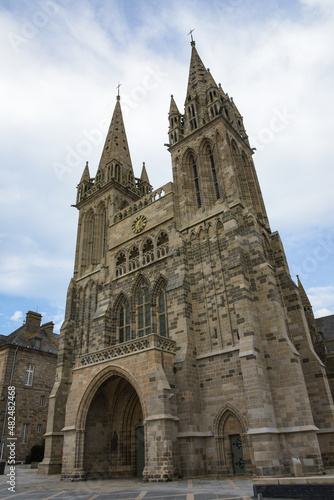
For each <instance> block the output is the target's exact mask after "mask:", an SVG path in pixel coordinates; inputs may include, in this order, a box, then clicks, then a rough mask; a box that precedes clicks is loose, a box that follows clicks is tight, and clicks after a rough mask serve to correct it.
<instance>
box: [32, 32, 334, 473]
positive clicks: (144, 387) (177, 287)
mask: <svg viewBox="0 0 334 500" xmlns="http://www.w3.org/2000/svg"><path fill="white" fill-rule="evenodd" d="M191 51H192V52H191V61H190V71H189V81H188V88H187V89H186V99H185V108H184V113H181V112H180V111H179V109H178V107H177V105H176V103H175V101H174V99H173V97H172V98H171V104H170V110H169V132H168V134H169V144H168V147H169V151H170V153H171V160H172V169H173V183H168V184H166V185H165V186H162V187H160V188H159V189H156V190H153V188H152V186H151V185H150V182H149V178H148V175H147V172H146V168H145V166H144V167H143V170H142V174H141V177H140V178H135V176H134V171H133V167H132V163H131V158H130V151H129V147H128V143H127V138H126V133H125V128H124V122H123V118H122V112H121V104H120V97H119V96H118V97H117V101H116V107H115V110H114V114H113V117H112V120H111V124H110V128H109V131H108V134H107V138H106V142H105V145H104V148H103V152H102V156H101V160H100V164H99V166H98V169H97V173H96V175H95V177H94V178H91V175H90V172H89V168H88V165H86V167H85V169H84V172H83V175H82V178H81V180H80V183H79V185H78V188H77V200H76V207H77V209H78V211H79V222H78V236H77V247H76V256H75V266H74V274H73V278H72V280H71V282H70V285H69V288H68V294H67V307H66V315H65V321H64V323H63V326H62V328H61V338H60V350H59V358H58V366H57V376H56V381H55V385H54V388H53V390H52V394H51V396H50V406H49V417H48V427H47V433H46V435H45V436H46V452H45V458H44V461H43V463H42V464H41V466H40V470H41V472H43V473H54V472H60V471H61V473H62V478H63V479H74V480H76V479H77V480H78V479H83V478H89V477H126V476H132V475H135V474H137V475H138V476H142V477H143V478H144V479H145V480H150V481H162V480H167V479H168V478H173V477H175V476H179V475H182V476H191V475H199V474H215V475H217V474H245V473H247V474H258V475H278V474H282V473H289V472H290V463H291V457H293V456H298V457H299V458H300V459H301V461H302V464H303V467H304V471H305V472H306V473H309V472H310V473H311V472H312V473H319V472H321V471H323V468H324V466H326V465H333V463H334V462H333V460H334V435H333V432H334V414H333V400H332V396H331V393H330V390H329V385H328V380H327V378H326V372H325V367H324V364H323V362H322V361H321V360H320V359H319V357H318V355H317V354H316V352H315V350H314V348H313V345H312V340H311V334H310V330H309V327H308V323H307V320H306V316H305V311H304V308H303V304H302V300H301V295H300V291H299V288H298V286H297V285H296V284H295V283H294V281H293V280H292V279H291V276H290V273H289V268H288V264H287V261H286V257H285V253H284V249H283V245H282V243H281V240H280V237H279V234H278V233H277V232H273V231H272V230H271V228H270V225H269V221H268V218H267V214H266V210H265V206H264V202H263V198H262V194H261V190H260V187H259V183H258V179H257V175H256V171H255V168H254V164H253V159H252V156H253V150H252V149H251V147H250V144H249V141H248V137H247V133H246V130H245V127H244V123H243V118H242V116H241V114H240V112H239V111H238V109H237V107H236V105H235V103H234V101H233V99H232V98H230V97H229V96H228V94H227V93H225V92H224V90H223V89H222V87H221V86H220V84H219V85H217V84H216V82H215V80H214V78H213V76H212V75H211V73H210V71H209V70H207V69H206V68H205V66H204V64H203V63H202V61H201V59H200V57H199V55H198V52H197V50H196V47H195V42H193V41H192V42H191Z"/></svg>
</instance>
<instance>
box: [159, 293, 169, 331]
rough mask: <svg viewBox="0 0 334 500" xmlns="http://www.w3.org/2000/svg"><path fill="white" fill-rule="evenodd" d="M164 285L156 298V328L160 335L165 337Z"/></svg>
mask: <svg viewBox="0 0 334 500" xmlns="http://www.w3.org/2000/svg"><path fill="white" fill-rule="evenodd" d="M165 290H166V286H164V288H163V290H161V292H160V294H159V298H158V329H159V335H161V337H167V321H166V297H165Z"/></svg>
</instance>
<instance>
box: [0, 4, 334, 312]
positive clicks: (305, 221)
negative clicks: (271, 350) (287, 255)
mask: <svg viewBox="0 0 334 500" xmlns="http://www.w3.org/2000/svg"><path fill="white" fill-rule="evenodd" d="M53 3H54V4H56V5H58V6H59V10H57V12H55V13H54V15H53V14H52V13H51V12H50V14H49V18H48V20H47V23H46V24H45V25H44V26H40V27H38V26H37V28H38V29H37V30H36V31H35V33H34V34H33V36H31V37H30V38H29V37H27V36H26V43H22V44H21V45H20V46H18V47H17V50H15V47H13V45H12V44H11V42H10V40H9V39H8V33H10V32H11V33H17V34H19V35H20V36H23V35H24V33H25V31H24V30H25V29H26V26H25V23H26V22H27V21H28V22H30V23H34V22H35V21H36V19H37V18H36V13H37V12H38V11H39V10H41V8H42V7H41V2H38V6H36V4H34V3H32V2H24V1H22V2H20V9H19V10H16V11H15V12H14V11H12V12H11V11H10V10H9V9H5V8H3V7H0V57H1V61H2V68H3V71H2V79H1V83H0V91H1V94H2V95H3V96H6V99H5V100H4V102H3V113H2V114H1V116H0V132H1V133H0V147H1V150H2V164H3V169H2V170H3V171H2V184H1V193H0V200H1V203H3V204H4V207H5V209H4V210H2V218H3V221H1V222H2V223H1V227H2V229H1V230H2V231H3V234H2V235H0V243H1V257H2V262H3V263H4V266H3V267H2V269H1V270H0V271H1V272H2V275H3V280H2V286H1V288H0V293H3V294H6V293H7V294H10V295H14V296H20V295H21V296H22V295H23V296H25V297H33V298H34V297H38V296H39V297H44V298H45V297H49V298H50V299H52V300H57V301H58V300H59V301H62V300H63V301H64V302H65V298H66V288H67V284H68V282H69V280H70V277H71V273H72V269H73V262H74V249H75V239H76V226H77V212H76V210H75V209H73V208H70V205H71V204H73V203H74V202H75V194H76V193H75V187H76V185H77V183H78V181H79V180H80V177H81V173H82V170H83V168H84V165H85V162H86V160H89V165H90V170H91V174H92V175H94V174H95V172H96V170H97V166H98V162H99V158H100V155H101V151H102V147H103V142H104V138H103V139H101V140H100V141H99V142H98V143H95V144H94V142H93V141H92V140H89V139H87V133H88V135H89V134H90V133H91V132H92V131H93V130H97V129H99V130H101V124H102V122H103V121H107V122H109V121H110V118H111V115H112V112H113V107H114V104H115V96H116V86H117V84H118V82H121V83H122V86H121V104H122V106H123V110H124V118H125V126H126V131H127V136H128V142H129V147H130V151H131V156H132V162H133V166H134V169H135V175H139V174H140V171H141V166H142V162H143V161H145V162H146V168H147V171H148V174H149V177H150V180H151V183H152V184H153V186H154V187H155V188H157V187H159V186H161V185H162V184H164V183H166V182H168V181H169V180H171V177H172V176H171V163H170V155H169V153H168V152H167V151H166V148H165V147H164V146H163V144H164V143H165V142H167V130H168V120H167V114H168V109H169V99H170V94H174V97H175V100H176V102H177V104H178V106H179V109H180V111H181V112H182V111H183V104H184V100H185V93H186V85H187V78H188V69H189V57H190V46H189V37H188V38H187V36H186V35H187V33H188V32H189V28H190V27H196V30H195V32H194V37H195V40H196V47H197V48H198V51H199V54H200V55H201V58H202V60H203V62H204V64H205V65H206V66H208V67H210V69H211V73H212V75H213V77H214V78H215V80H216V82H217V83H218V82H221V83H222V87H223V88H224V90H225V91H226V92H228V93H229V94H230V95H232V96H233V97H234V98H235V102H236V104H237V106H238V108H239V110H240V112H241V114H242V115H243V116H244V120H245V124H246V130H247V132H248V134H249V135H250V137H251V138H254V139H257V140H258V142H259V140H260V144H259V146H260V147H258V150H257V152H256V154H255V158H254V159H255V165H256V168H257V172H258V175H259V179H260V184H261V187H262V190H263V194H264V199H265V203H266V206H267V210H268V214H269V218H270V221H271V225H272V228H273V230H276V229H278V230H280V231H284V232H285V234H286V235H287V237H288V238H289V241H290V242H291V245H290V247H289V251H290V252H291V253H292V254H293V253H294V252H296V261H297V260H298V257H299V255H297V253H298V252H300V255H301V258H303V259H304V260H305V258H307V256H308V254H307V253H306V254H305V252H304V253H303V252H302V249H301V246H300V245H298V238H297V241H296V242H295V244H293V242H292V241H293V236H294V237H295V235H296V233H297V231H298V232H299V233H305V234H306V233H307V232H309V231H310V227H312V226H317V227H319V228H320V229H321V230H323V231H324V232H325V231H326V230H327V228H328V227H331V226H332V214H333V211H334V199H333V196H332V185H333V182H334V170H333V169H332V168H331V165H332V128H333V127H332V123H333V118H332V117H333V115H334V96H333V92H332V88H333V80H334V70H333V64H334V39H333V36H332V31H333V19H334V17H333V9H332V8H331V5H332V2H331V1H330V0H327V1H326V0H321V1H320V0H302V1H300V2H298V1H293V2H289V6H288V7H284V6H282V5H281V4H280V2H277V3H276V2H272V3H267V5H266V8H265V9H264V8H263V2H262V1H259V0H255V1H252V2H249V1H246V0H243V1H231V2H225V1H221V2H220V1H217V2H212V3H210V2H204V1H202V0H200V1H197V2H193V1H190V0H185V1H184V2H182V3H180V2H178V1H175V0H171V1H170V2H168V4H164V3H163V2H158V4H157V3H156V2H151V1H145V2H144V1H140V0H138V1H137V2H134V3H135V8H132V9H127V8H125V7H124V5H125V3H124V2H117V1H114V0H112V1H108V2H106V1H101V2H98V3H96V2H92V1H87V0H85V1H84V0H83V1H82V2H79V3H77V2H65V1H64V0H58V1H54V2H53ZM13 4H15V2H13ZM157 5H158V7H157ZM12 8H13V9H14V6H13V7H12ZM284 9H285V10H284ZM290 9H291V11H290ZM34 20H35V21H34ZM35 24H36V22H35ZM37 24H38V23H37ZM35 27H36V26H35ZM152 73H153V74H155V75H156V77H155V79H154V78H153V77H152ZM148 76H150V80H149V83H150V88H148V86H147V85H146V86H145V82H147V81H148V80H147V78H148ZM275 110H276V111H277V110H279V112H283V111H284V110H287V113H288V114H290V115H293V118H292V119H291V120H290V121H289V123H287V124H286V126H285V127H284V128H283V129H282V130H281V131H280V132H276V133H274V134H273V136H272V139H271V140H270V141H269V142H268V141H267V142H265V143H264V142H263V137H265V134H264V135H263V130H264V129H268V128H269V129H270V123H271V120H272V118H273V116H274V115H275V112H276V111H275ZM261 133H262V135H261ZM261 138H262V143H261ZM83 141H86V146H87V141H88V146H89V145H90V148H89V147H88V150H87V152H84V147H83V144H84V143H83ZM86 149H87V148H86ZM69 152H72V157H71V160H72V161H71V160H70V156H69V155H70V153H69ZM73 152H74V153H75V154H76V157H74V156H73ZM55 163H56V164H61V165H65V167H67V170H66V171H64V174H63V175H62V176H61V179H59V176H58V177H57V175H56V173H55V169H54V165H55ZM310 240H311V238H310ZM283 243H284V240H283ZM307 244H308V245H310V248H315V249H316V248H317V245H318V243H317V241H316V235H315V236H314V239H313V242H312V241H308V242H307ZM312 252H313V250H312ZM311 257H312V258H314V256H313V253H311ZM307 262H308V261H307ZM332 265H333V256H332V254H331V253H329V256H328V259H327V260H326V261H325V262H323V267H324V269H323V270H322V269H321V271H322V272H324V273H325V274H326V276H325V278H322V277H321V275H320V273H319V274H317V278H316V277H315V274H316V273H313V275H312V282H304V286H306V287H309V286H310V285H311V284H312V286H313V285H314V286H316V285H317V281H316V279H318V283H319V286H320V285H321V286H325V285H326V284H327V283H328V276H330V269H331V266H332ZM296 266H297V262H296ZM325 268H326V269H327V270H328V271H327V272H326V271H325ZM318 272H319V266H318V267H317V273H318ZM331 284H332V281H331ZM316 307H318V308H319V309H321V308H324V307H325V308H327V307H329V309H330V307H331V306H328V305H326V304H321V303H319V305H318V306H316ZM18 308H19V306H18Z"/></svg>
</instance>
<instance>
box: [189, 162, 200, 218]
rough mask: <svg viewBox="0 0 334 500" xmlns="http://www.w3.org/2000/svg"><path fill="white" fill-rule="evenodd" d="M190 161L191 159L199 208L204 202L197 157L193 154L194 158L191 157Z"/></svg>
mask: <svg viewBox="0 0 334 500" xmlns="http://www.w3.org/2000/svg"><path fill="white" fill-rule="evenodd" d="M190 161H191V164H192V169H193V175H194V182H195V192H196V199H197V206H198V208H201V206H202V202H201V193H200V190H199V180H198V173H197V165H196V161H195V158H194V157H193V156H192V158H191V160H190Z"/></svg>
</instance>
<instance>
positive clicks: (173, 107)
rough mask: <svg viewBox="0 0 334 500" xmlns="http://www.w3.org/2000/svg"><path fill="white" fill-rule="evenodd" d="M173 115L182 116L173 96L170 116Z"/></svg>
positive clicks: (171, 97)
mask: <svg viewBox="0 0 334 500" xmlns="http://www.w3.org/2000/svg"><path fill="white" fill-rule="evenodd" d="M172 114H177V115H179V114H180V111H179V109H178V107H177V104H176V102H175V100H174V97H173V94H172V95H171V96H170V106H169V116H170V115H172Z"/></svg>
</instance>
